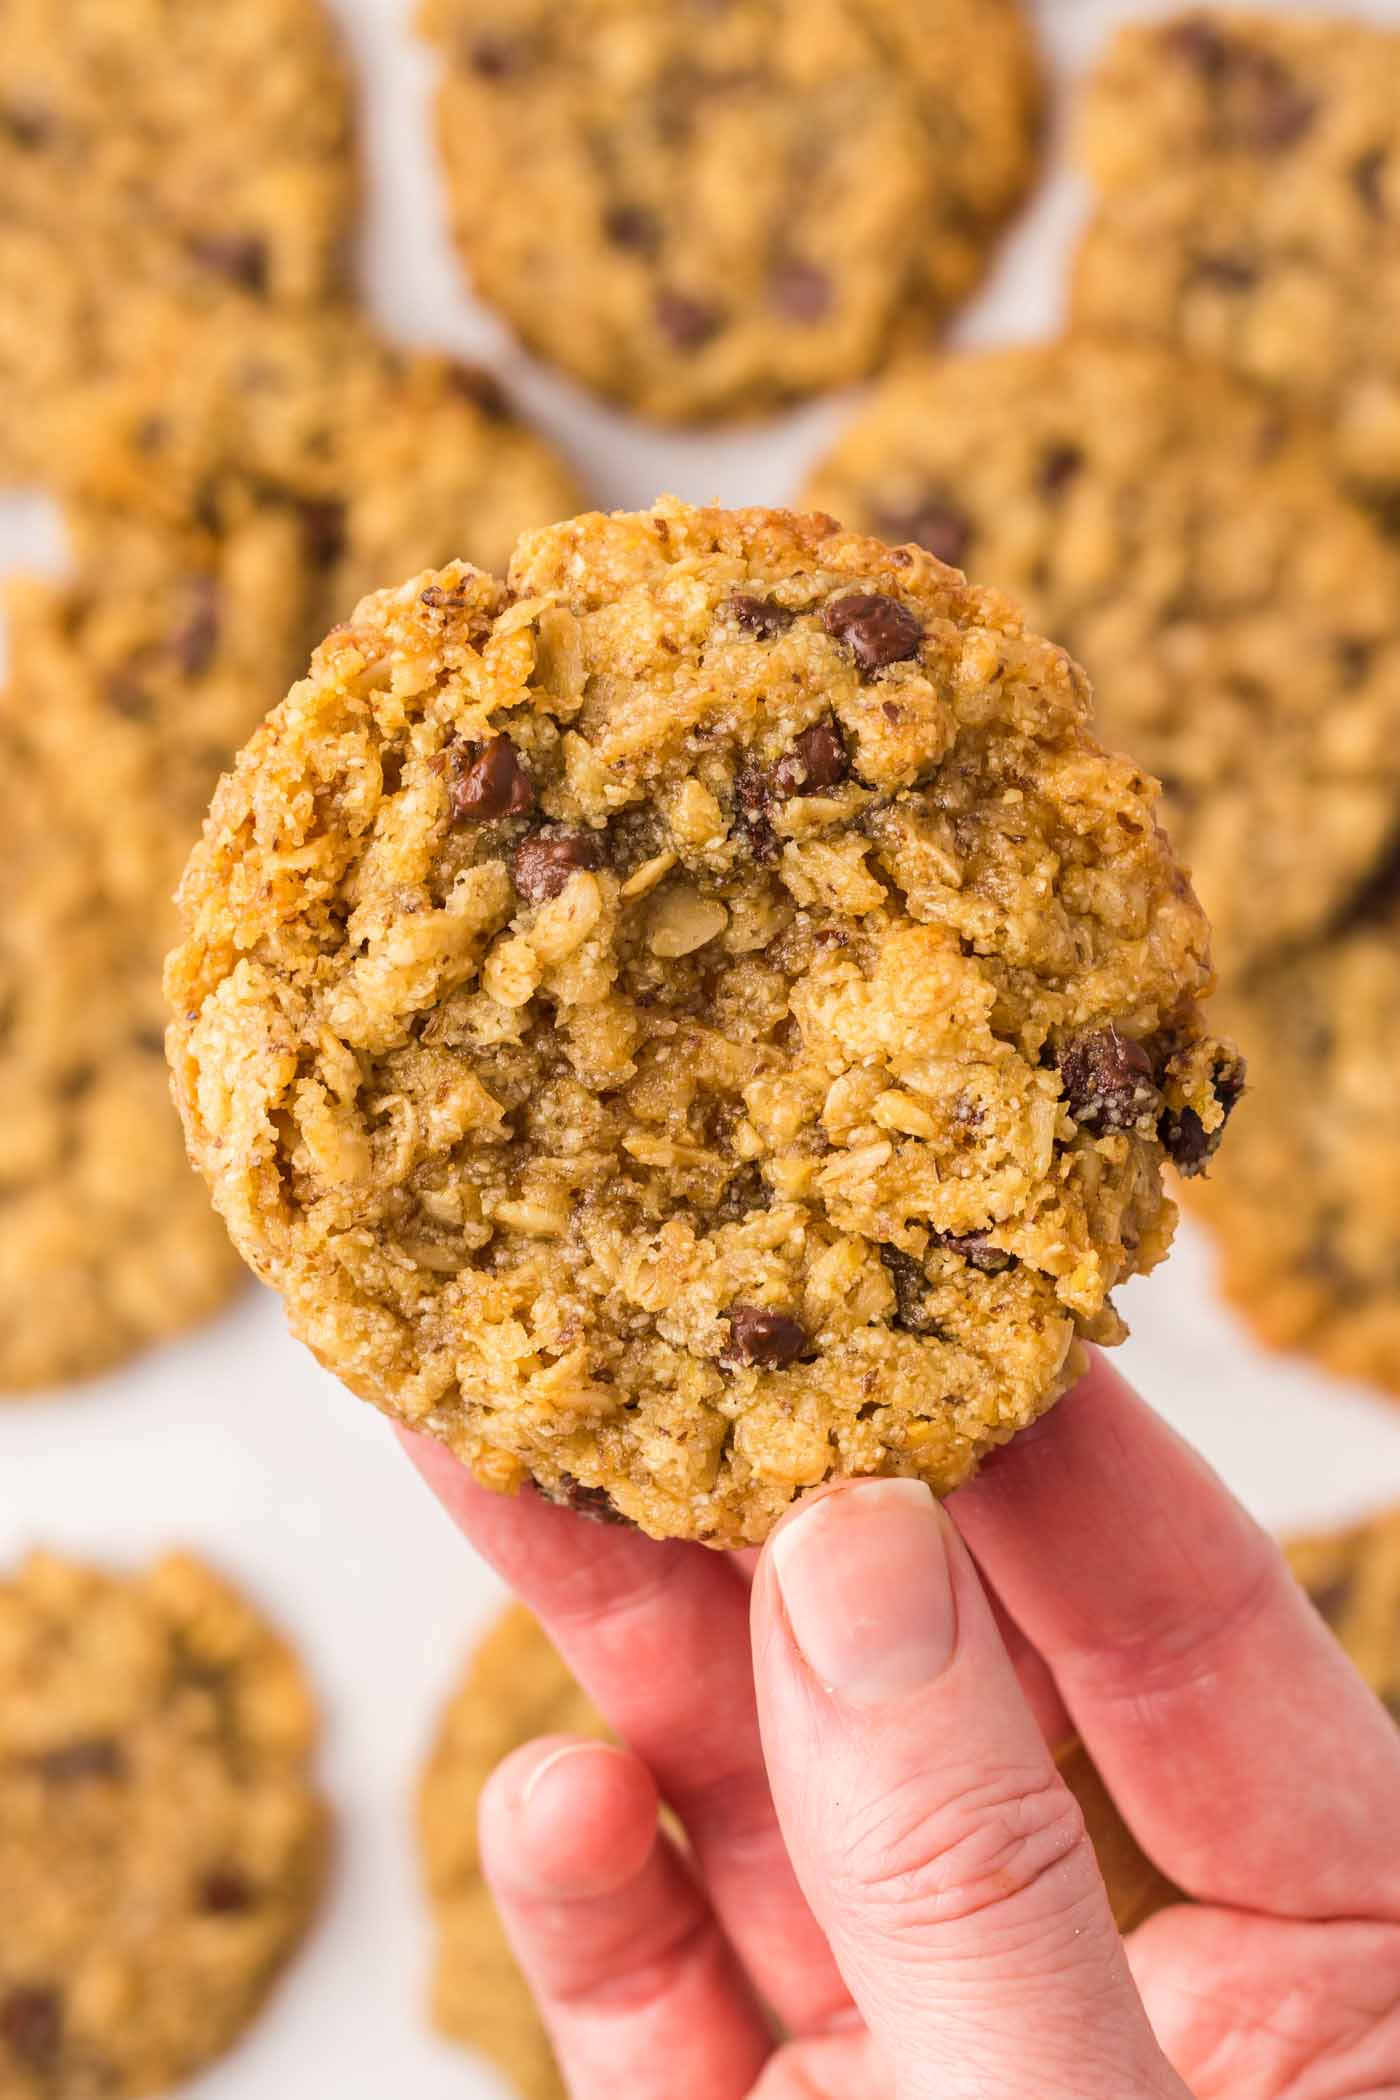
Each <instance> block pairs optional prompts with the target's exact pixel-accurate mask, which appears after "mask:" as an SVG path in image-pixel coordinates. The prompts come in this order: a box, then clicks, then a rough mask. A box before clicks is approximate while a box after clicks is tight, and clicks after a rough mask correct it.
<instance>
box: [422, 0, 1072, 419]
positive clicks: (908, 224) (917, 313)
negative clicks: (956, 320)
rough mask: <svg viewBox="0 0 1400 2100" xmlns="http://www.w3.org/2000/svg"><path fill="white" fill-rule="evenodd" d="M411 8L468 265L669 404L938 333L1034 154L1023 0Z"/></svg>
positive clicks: (743, 390) (570, 367)
mask: <svg viewBox="0 0 1400 2100" xmlns="http://www.w3.org/2000/svg"><path fill="white" fill-rule="evenodd" d="M422 22H423V28H424V31H425V33H426V34H427V35H428V36H429V37H430V38H431V39H432V41H433V42H434V43H435V44H436V45H437V46H438V47H439V49H440V52H441V56H442V61H443V81H442V89H441V99H440V103H439V112H438V136H439V141H440V145H441V150H442V154H443V158H444V161H445V164H446V171H447V180H448V185H449V190H450V194H451V200H452V205H453V214H454V219H455V225H456V233H457V238H458V242H459V244H460V246H461V248H462V251H463V254H464V256H465V259H466V262H467V264H468V267H469V269H470V271H471V274H472V279H473V282H474V284H475V287H476V289H477V290H478V291H479V292H480V293H481V294H482V296H483V297H485V298H487V299H489V300H491V301H492V302H493V304H495V305H497V306H499V307H500V308H501V309H502V311H503V312H504V313H505V315H506V316H507V318H508V319H509V320H510V322H511V323H512V324H513V326H514V327H515V328H516V329H517V330H518V331H519V333H520V335H521V336H522V337H523V339H524V340H525V342H526V343H528V344H529V346H530V347H531V348H532V349H533V350H535V351H537V352H538V353H539V354H540V355H541V356H543V357H545V358H548V359H549V360H551V361H552V362H553V363H556V364H558V365H561V366H563V367H564V369H565V370H566V371H569V372H571V373H573V374H574V375H575V376H576V377H577V378H579V379H581V380H583V381H584V382H585V383H586V384H587V385H589V386H591V387H594V388H596V389H597V390H598V391H599V392H601V393H603V394H605V395H607V396H610V397H611V398H613V399H615V400H617V401H620V402H622V403H623V404H624V405H626V406H627V407H629V408H632V409H636V410H639V411H640V412H642V413H643V414H646V415H650V416H652V417H656V418H659V419H662V420H665V421H676V422H692V421H701V420H705V419H709V418H713V417H716V416H724V415H735V414H746V413H748V414H751V413H755V412H758V411H762V410H765V409H771V408H774V407H776V406H777V405H779V404H780V403H782V402H784V401H790V400H795V399H797V398H799V397H801V396H803V395H806V394H811V393H815V392H818V391H820V390H821V389H823V388H825V387H830V386H835V385H839V384H841V383H843V382H844V381H847V380H852V379H856V378H859V377H860V376H861V375H862V374H864V373H866V372H869V371H872V370H873V369H875V368H876V367H877V366H878V365H880V364H882V363H883V362H884V361H885V359H886V358H887V357H888V356H889V354H890V352H891V350H892V349H894V348H895V347H896V346H897V345H898V344H900V343H902V342H906V341H909V340H918V339H927V338H929V337H931V336H932V335H933V333H934V332H935V331H936V330H937V328H938V327H939V325H940V324H941V322H942V321H943V320H944V319H945V318H946V316H947V315H948V313H949V312H950V310H951V309H952V308H953V307H954V306H956V304H957V303H958V301H959V300H961V299H962V298H963V297H964V296H965V295H966V294H967V293H968V292H969V291H970V290H971V289H972V287H973V286H974V285H975V283H976V282H977V280H978V278H979V277H980V275H981V273H982V270H983V268H984V267H985V264H986V260H987V256H988V253H989V251H990V249H991V247H992V245H993V242H994V241H995V238H996V236H997V235H998V233H999V232H1000V230H1001V227H1002V225H1003V224H1004V222H1005V220H1006V218H1007V216H1008V214H1009V212H1010V211H1011V210H1012V208H1013V207H1014V206H1015V205H1016V204H1017V203H1018V202H1019V201H1020V199H1021V197H1022V195H1023V193H1024V192H1025V190H1026V188H1027V185H1028V183H1029V181H1030V177H1031V173H1032V170H1033V166H1034V161H1035V142H1036V129H1037V115H1038V105H1039V94H1038V87H1037V80H1036V69H1035V61H1034V55H1033V51H1032V47H1031V41H1030V35H1029V30H1028V27H1027V24H1026V21H1025V19H1024V17H1023V14H1022V11H1021V7H1020V5H1019V0H723V4H721V5H718V6H716V5H715V4H714V0H491V4H490V5H489V6H483V5H482V4H481V0H425V4H424V7H423V14H422ZM483 197H489V198H490V199H492V200H493V202H492V208H491V209H490V210H489V211H483V210H482V208H481V200H482V198H483Z"/></svg>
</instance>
